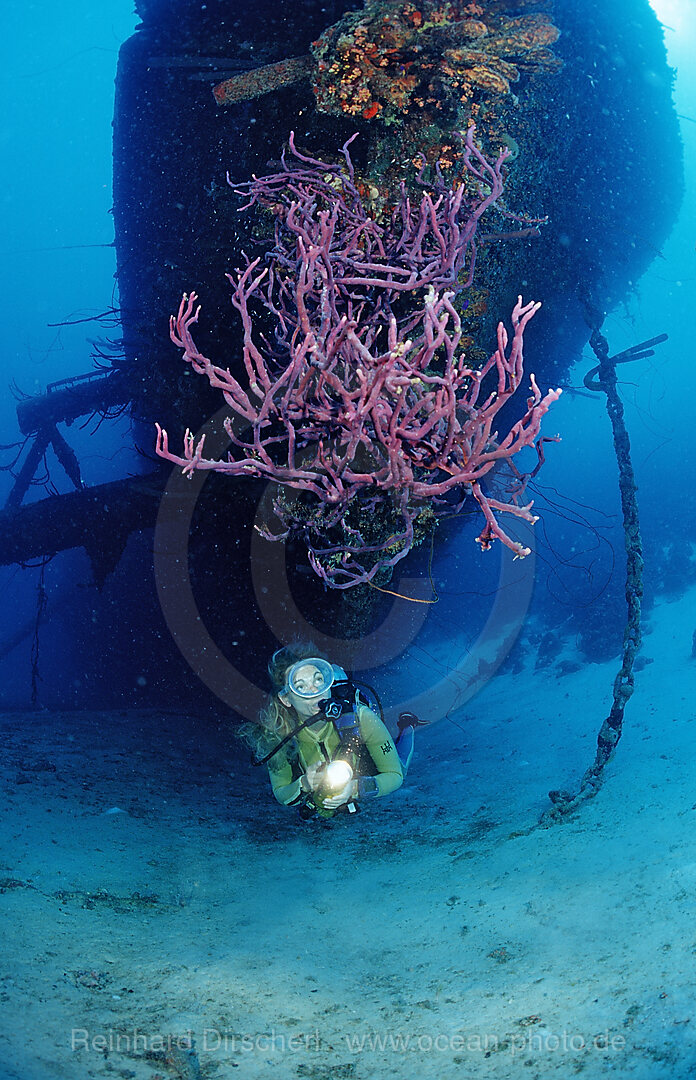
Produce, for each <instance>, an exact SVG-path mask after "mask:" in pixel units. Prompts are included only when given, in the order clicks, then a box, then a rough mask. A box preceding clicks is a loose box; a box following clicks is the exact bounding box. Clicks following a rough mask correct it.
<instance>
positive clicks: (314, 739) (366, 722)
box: [268, 705, 404, 816]
mask: <svg viewBox="0 0 696 1080" xmlns="http://www.w3.org/2000/svg"><path fill="white" fill-rule="evenodd" d="M355 711H356V715H357V718H358V720H359V723H360V738H361V742H362V743H363V744H364V747H365V750H366V751H367V754H368V755H369V757H370V758H371V759H372V762H373V763H374V771H373V770H370V771H371V773H372V772H374V775H373V776H372V779H373V781H374V782H373V783H370V788H371V789H372V790H371V792H370V794H373V795H388V794H389V793H390V792H391V791H396V789H397V788H398V787H400V786H401V784H402V782H403V778H404V773H403V768H402V766H401V761H400V760H399V755H398V754H397V752H396V748H395V746H394V741H393V739H392V737H391V735H390V734H389V732H388V730H387V728H386V727H385V725H384V724H383V723H382V721H381V720H380V718H379V717H378V716H377V714H376V713H374V712H373V711H372V709H369V708H367V706H366V705H358V706H357V707H356V710H355ZM296 741H297V750H298V761H297V765H296V766H295V767H294V768H293V762H292V760H291V759H290V758H289V757H288V756H287V755H286V753H285V748H283V749H281V750H279V751H278V753H277V754H276V755H275V757H273V758H271V760H270V762H269V764H268V772H269V775H270V778H271V785H272V787H273V794H274V795H275V797H276V799H277V800H278V802H279V803H283V804H284V805H285V806H293V805H296V804H297V805H299V804H300V803H302V802H303V800H304V793H303V791H302V788H301V785H300V778H301V776H302V774H303V773H304V772H305V771H306V770H307V768H308V767H309V766H310V765H314V764H315V763H319V762H324V761H333V760H334V758H335V757H342V756H343V754H341V753H340V752H338V753H337V751H340V749H341V740H340V738H339V736H338V732H337V731H336V728H335V727H334V725H333V724H332V722H331V721H330V720H327V721H326V723H325V724H324V726H323V727H321V728H320V729H319V730H318V731H310V729H309V728H308V727H306V728H303V729H302V731H299V732H298V733H297V736H296ZM298 766H299V775H298ZM359 786H360V780H359ZM358 798H360V795H358ZM322 813H323V814H325V815H327V816H333V812H330V811H327V810H323V811H322Z"/></svg>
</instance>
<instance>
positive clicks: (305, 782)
mask: <svg viewBox="0 0 696 1080" xmlns="http://www.w3.org/2000/svg"><path fill="white" fill-rule="evenodd" d="M323 770H324V765H323V763H322V762H315V764H314V765H308V766H307V771H306V772H304V773H303V774H302V776H301V777H300V789H301V790H302V791H304V792H306V793H309V792H312V791H316V789H317V788H318V787H319V785H320V784H321V774H322V772H323Z"/></svg>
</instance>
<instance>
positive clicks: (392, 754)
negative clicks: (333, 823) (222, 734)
mask: <svg viewBox="0 0 696 1080" xmlns="http://www.w3.org/2000/svg"><path fill="white" fill-rule="evenodd" d="M268 674H269V676H270V680H271V685H272V687H273V693H272V694H271V697H270V698H269V701H268V703H267V705H266V706H265V708H264V709H262V711H261V714H260V717H259V723H258V724H253V725H249V724H248V725H245V728H244V729H243V730H242V731H241V732H240V734H241V735H242V737H243V738H244V739H245V741H246V742H247V743H249V744H251V745H252V746H253V748H254V750H255V752H256V755H257V757H256V759H255V760H254V764H255V765H263V764H265V765H267V766H268V772H269V776H270V780H271V786H272V788H273V794H274V795H275V797H276V799H277V800H278V802H279V803H282V804H283V805H284V806H296V807H297V808H298V809H299V811H300V815H301V817H303V818H309V817H313V816H314V815H318V816H319V817H322V818H330V817H333V816H334V815H335V814H336V813H338V812H344V813H345V812H347V813H355V812H356V811H357V809H358V808H359V804H361V803H362V802H363V801H364V800H366V799H372V798H377V797H379V796H380V795H388V794H390V792H392V791H396V789H397V788H398V787H400V786H401V784H402V782H403V778H404V775H405V773H406V770H407V769H408V766H409V764H410V762H411V757H412V755H413V744H414V728H416V727H418V726H420V725H421V724H422V723H424V722H423V721H420V720H419V719H418V718H417V717H416V716H414V715H413V713H402V714H401V716H400V717H399V734H398V737H397V739H396V741H394V740H393V739H392V737H391V735H390V734H389V731H388V729H387V727H386V725H385V724H384V720H383V719H382V718H381V715H378V712H379V713H380V714H381V707H380V705H379V700H378V699H377V696H376V695H375V694H374V692H372V691H370V697H368V694H367V693H366V690H369V688H360V689H359V688H358V687H356V685H355V684H354V683H353V682H352V680H350V679H349V678H348V676H347V675H346V673H345V671H343V669H342V668H340V667H338V666H336V665H334V664H331V663H329V661H328V660H327V659H326V657H325V656H323V655H322V654H321V653H320V652H318V651H317V649H316V647H315V646H313V645H311V644H308V643H305V644H298V645H287V646H285V647H284V648H282V649H279V650H278V651H277V652H275V653H274V654H273V656H272V657H271V660H270V663H269V665H268ZM370 698H373V699H374V700H370ZM373 705H374V708H373V707H372V706H373Z"/></svg>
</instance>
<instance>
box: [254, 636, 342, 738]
mask: <svg viewBox="0 0 696 1080" xmlns="http://www.w3.org/2000/svg"><path fill="white" fill-rule="evenodd" d="M311 657H317V659H321V660H327V659H328V657H326V656H325V655H324V653H323V652H321V651H320V650H319V649H317V647H316V645H313V644H312V642H311V641H296V642H293V643H292V644H291V645H286V646H285V647H284V648H282V649H278V651H277V652H274V653H273V656H272V657H271V659H270V660H269V662H268V677H269V678H270V680H271V686H272V688H273V692H272V693H271V695H270V696H269V698H268V700H267V701H266V704H265V705H264V706H263V708H262V709H261V712H260V713H259V719H258V722H257V723H253V722H249V723H247V724H242V725H241V727H239V728H237V732H236V733H237V735H238V737H239V738H240V739H242V741H243V742H245V743H246V745H247V746H248V747H249V748H250V749H251V750H252V751H253V753H254V754H255V756H256V757H257V758H261V757H265V756H266V754H267V753H268V752H269V750H272V749H273V747H274V746H277V745H278V743H279V742H280V741H281V739H284V738H285V736H286V735H288V734H289V733H290V732H291V731H292V730H293V728H294V727H295V725H296V724H297V714H296V713H295V710H294V709H292V708H288V707H287V705H284V704H283V702H282V701H281V700H280V698H279V696H278V695H279V694H280V693H281V691H282V690H283V688H284V686H285V676H286V674H287V672H288V669H289V668H291V667H292V665H293V664H296V663H297V661H298V660H309V659H310V658H311ZM283 749H284V750H286V752H288V753H289V754H291V755H292V752H293V751H294V750H296V746H295V740H294V739H292V740H290V742H288V743H286V744H285V747H284V748H283Z"/></svg>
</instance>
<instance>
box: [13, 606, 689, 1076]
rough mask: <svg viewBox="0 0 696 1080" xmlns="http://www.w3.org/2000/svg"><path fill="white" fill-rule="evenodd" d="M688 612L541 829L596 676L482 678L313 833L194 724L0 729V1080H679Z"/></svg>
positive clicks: (668, 631)
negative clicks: (400, 760)
mask: <svg viewBox="0 0 696 1080" xmlns="http://www.w3.org/2000/svg"><path fill="white" fill-rule="evenodd" d="M695 599H696V596H695V594H694V593H693V592H692V593H690V594H688V595H686V596H684V597H682V598H681V599H680V600H679V601H677V602H673V603H663V604H662V605H660V606H659V607H657V608H656V609H655V610H654V611H653V612H652V613H651V616H650V623H649V628H648V629H647V631H646V636H645V643H644V648H643V656H644V658H645V659H644V661H643V663H644V664H645V666H644V667H643V670H642V671H641V672H640V674H639V676H638V680H637V689H636V693H635V694H634V697H633V699H632V700H631V702H630V704H629V706H628V711H627V717H626V724H625V734H624V738H623V740H622V742H621V744H620V747H619V750H618V752H617V754H616V757H615V759H614V761H613V762H612V763H611V764H610V766H609V768H608V769H607V777H606V781H605V784H604V786H603V788H602V790H601V791H600V793H599V795H598V796H597V797H596V798H595V799H594V800H593V801H591V802H589V803H587V804H586V805H584V806H583V807H582V809H580V810H579V811H578V812H576V813H575V814H574V815H573V816H572V817H571V818H570V819H569V820H566V821H565V823H564V824H562V825H559V826H554V827H551V828H539V829H531V830H530V826H533V825H534V823H535V822H536V821H537V820H538V818H539V815H540V813H541V812H542V811H543V810H544V809H545V808H546V807H547V806H548V805H549V803H548V799H547V797H546V792H547V791H548V790H549V789H550V788H559V787H560V788H564V787H572V786H573V783H574V782H576V781H577V779H578V778H579V776H580V775H581V774H582V771H583V769H584V768H585V766H586V765H587V764H588V763H589V762H590V761H591V759H592V756H593V752H594V743H595V737H596V731H597V729H598V727H599V725H600V723H601V720H602V718H603V717H604V715H606V712H607V709H608V705H609V702H610V692H611V685H612V681H613V677H614V674H615V672H616V669H617V663H616V661H613V662H611V663H607V664H602V665H597V664H591V665H585V666H584V667H582V668H581V669H580V670H578V671H575V672H572V673H567V674H564V675H561V674H560V671H561V670H566V671H567V669H568V667H569V666H572V665H567V664H566V666H565V668H559V666H558V665H556V666H555V667H551V668H546V669H543V670H541V671H536V672H526V673H522V674H521V675H520V674H517V675H504V676H501V677H498V678H496V679H495V680H493V681H492V682H491V683H489V685H488V686H487V688H486V689H485V690H484V691H483V693H481V694H480V695H479V696H478V697H477V698H476V699H475V700H474V701H473V702H471V703H470V704H469V706H468V707H467V715H465V716H457V717H455V720H456V723H457V725H458V726H455V725H454V724H448V723H446V722H442V723H439V724H437V725H435V726H433V727H432V728H429V729H427V730H426V731H425V732H419V746H418V754H417V760H416V762H415V763H414V766H413V768H412V770H411V773H410V775H409V777H408V780H407V782H406V784H405V785H404V787H403V788H402V789H401V790H400V791H399V792H397V793H396V794H395V795H393V796H391V797H390V798H388V799H384V800H383V801H380V802H379V803H373V804H372V805H371V806H370V807H369V808H366V809H365V810H364V811H363V812H361V813H360V814H359V815H356V816H355V817H354V818H348V817H345V818H341V819H340V820H339V819H337V820H336V821H335V822H334V823H332V824H331V825H328V826H327V825H324V824H322V823H321V822H318V821H313V822H310V823H307V824H303V823H301V822H300V821H299V820H298V819H297V817H296V816H295V814H294V812H293V811H287V810H284V809H283V808H282V807H280V806H278V805H277V804H276V803H275V802H274V801H273V799H272V797H271V796H270V793H269V790H268V786H267V783H266V779H265V777H264V776H261V775H258V774H257V773H256V772H255V771H252V770H251V769H250V768H247V767H245V766H244V765H240V764H239V758H238V757H236V756H235V753H234V747H233V742H232V740H231V738H230V736H229V733H228V732H227V731H226V730H224V727H221V728H220V729H219V730H218V731H215V730H214V729H213V730H212V731H211V727H210V722H209V721H208V722H206V724H203V723H202V721H200V720H197V719H196V718H191V717H187V716H181V715H174V714H166V715H165V714H162V713H159V712H157V713H155V712H137V713H134V712H127V713H99V714H95V713H40V714H29V715H27V714H21V715H20V714H11V715H4V716H3V717H2V718H1V721H2V722H1V730H2V742H3V754H2V763H1V765H2V771H3V775H4V784H3V791H4V798H3V808H2V809H3V813H2V825H1V829H2V834H1V840H2V844H1V852H2V854H1V855H0V860H1V865H0V913H1V917H2V936H3V941H4V946H3V950H4V961H3V964H2V969H1V985H0V1001H1V1008H2V1024H1V1026H0V1080H59V1078H63V1077H65V1078H70V1080H81V1078H83V1077H99V1078H102V1077H104V1078H105V1077H124V1078H125V1077H131V1078H137V1080H141V1078H142V1080H156V1078H171V1077H173V1078H175V1080H176V1078H179V1080H190V1078H195V1077H203V1078H207V1077H211V1078H217V1077H220V1078H223V1077H225V1078H226V1077H229V1076H234V1075H239V1076H243V1077H245V1078H249V1080H256V1078H257V1077H258V1078H261V1077H268V1076H269V1075H273V1074H275V1075H277V1076H279V1077H283V1078H285V1077H290V1078H294V1077H297V1078H311V1080H337V1078H352V1077H355V1078H356V1080H362V1078H364V1080H367V1078H370V1080H372V1078H374V1080H381V1078H382V1077H384V1078H386V1077H393V1076H398V1077H399V1078H408V1077H414V1078H416V1077H418V1078H423V1077H426V1078H429V1077H433V1078H437V1080H448V1078H449V1077H476V1078H482V1080H488V1078H490V1080H507V1078H511V1077H518V1076H523V1077H529V1078H530V1080H532V1078H535V1077H538V1078H543V1080H545V1078H547V1077H563V1078H564V1080H565V1078H567V1077H569V1076H573V1075H575V1074H582V1075H583V1076H584V1077H586V1078H588V1080H594V1078H598V1080H599V1078H600V1077H605V1076H606V1075H607V1074H609V1073H611V1074H613V1075H615V1076H618V1077H631V1078H635V1080H661V1078H665V1080H666V1078H668V1077H669V1078H670V1080H685V1078H687V1077H691V1076H694V1075H695V1073H696V1000H695V995H696V979H695V977H694V974H695V968H696V919H695V918H694V913H695V912H696V830H695V828H694V826H695V824H696V785H695V783H694V765H693V746H694V734H695V733H696V727H694V726H693V725H694V722H695V721H696V660H694V659H693V658H692V655H691V652H692V635H693V631H694V621H695V620H694V611H695V610H696V604H695V603H694V600H695ZM564 655H565V658H566V659H568V657H569V656H571V655H572V650H571V648H570V646H568V649H567V650H566V653H565V654H564ZM576 659H577V657H576ZM646 661H647V662H646ZM237 1069H239V1073H237V1072H236V1071H235V1070H237Z"/></svg>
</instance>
